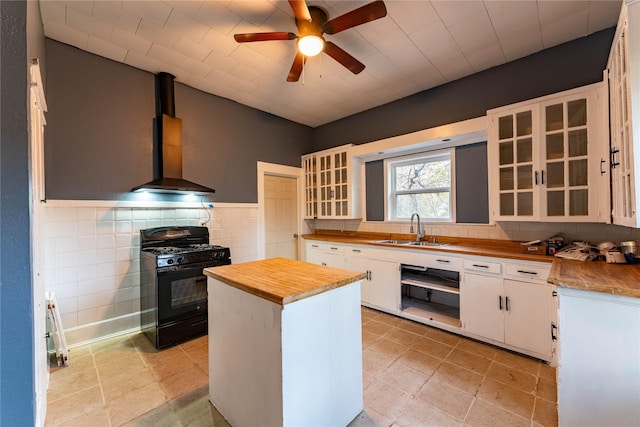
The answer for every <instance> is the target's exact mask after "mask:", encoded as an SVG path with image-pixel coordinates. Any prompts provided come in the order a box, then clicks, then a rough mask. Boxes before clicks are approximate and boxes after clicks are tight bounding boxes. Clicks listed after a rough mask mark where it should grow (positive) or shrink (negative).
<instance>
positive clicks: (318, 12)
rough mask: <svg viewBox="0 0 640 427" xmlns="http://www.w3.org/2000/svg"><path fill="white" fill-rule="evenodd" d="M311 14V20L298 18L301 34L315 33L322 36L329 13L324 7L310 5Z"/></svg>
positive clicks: (297, 22)
mask: <svg viewBox="0 0 640 427" xmlns="http://www.w3.org/2000/svg"><path fill="white" fill-rule="evenodd" d="M309 14H310V15H311V21H306V20H301V19H296V26H297V27H298V34H299V36H300V37H304V36H308V35H313V36H318V37H322V34H323V33H324V26H325V24H326V23H327V19H328V17H329V15H328V14H327V12H326V11H325V10H324V9H323V8H321V7H318V6H309Z"/></svg>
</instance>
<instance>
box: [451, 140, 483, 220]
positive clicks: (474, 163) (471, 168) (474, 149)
mask: <svg viewBox="0 0 640 427" xmlns="http://www.w3.org/2000/svg"><path fill="white" fill-rule="evenodd" d="M456 222H457V223H471V224H474V223H475V224H488V223H489V173H488V170H487V143H486V142H480V143H477V144H470V145H465V146H462V147H456Z"/></svg>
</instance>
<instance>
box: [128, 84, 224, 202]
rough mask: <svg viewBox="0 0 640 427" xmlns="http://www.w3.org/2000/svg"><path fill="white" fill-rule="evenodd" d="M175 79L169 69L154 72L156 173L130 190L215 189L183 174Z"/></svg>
mask: <svg viewBox="0 0 640 427" xmlns="http://www.w3.org/2000/svg"><path fill="white" fill-rule="evenodd" d="M174 79H175V77H174V76H172V75H171V74H169V73H158V74H157V75H156V118H155V121H154V125H155V128H156V136H157V138H158V139H157V144H158V146H157V149H154V155H155V156H157V157H156V158H154V163H156V162H157V163H156V164H157V171H158V174H157V175H156V178H155V179H154V180H153V181H151V182H148V183H146V184H142V185H139V186H137V187H135V188H132V189H131V191H135V192H145V191H146V192H153V193H173V194H184V193H190V194H196V195H203V194H209V193H215V192H216V191H215V190H214V189H212V188H209V187H205V186H203V185H200V184H196V183H194V182H191V181H187V180H186V179H183V178H182V119H179V118H177V117H176V113H175V109H176V107H175V100H174V92H173V80H174ZM154 169H155V168H154Z"/></svg>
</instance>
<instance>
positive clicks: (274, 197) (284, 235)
mask: <svg viewBox="0 0 640 427" xmlns="http://www.w3.org/2000/svg"><path fill="white" fill-rule="evenodd" d="M264 203H265V257H266V258H274V257H284V258H291V259H298V237H297V236H298V219H297V218H298V196H297V181H296V179H295V178H286V177H282V176H272V175H265V177H264Z"/></svg>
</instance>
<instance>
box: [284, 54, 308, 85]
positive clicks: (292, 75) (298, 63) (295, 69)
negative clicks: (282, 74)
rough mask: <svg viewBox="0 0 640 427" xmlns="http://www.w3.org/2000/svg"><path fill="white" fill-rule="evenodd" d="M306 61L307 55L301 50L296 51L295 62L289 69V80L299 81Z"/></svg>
mask: <svg viewBox="0 0 640 427" xmlns="http://www.w3.org/2000/svg"><path fill="white" fill-rule="evenodd" d="M306 61H307V57H306V56H304V55H303V54H302V53H300V51H296V57H295V58H293V64H291V70H289V75H288V76H287V81H288V82H297V81H298V79H299V78H300V74H302V67H303V66H304V63H305V62H306Z"/></svg>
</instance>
